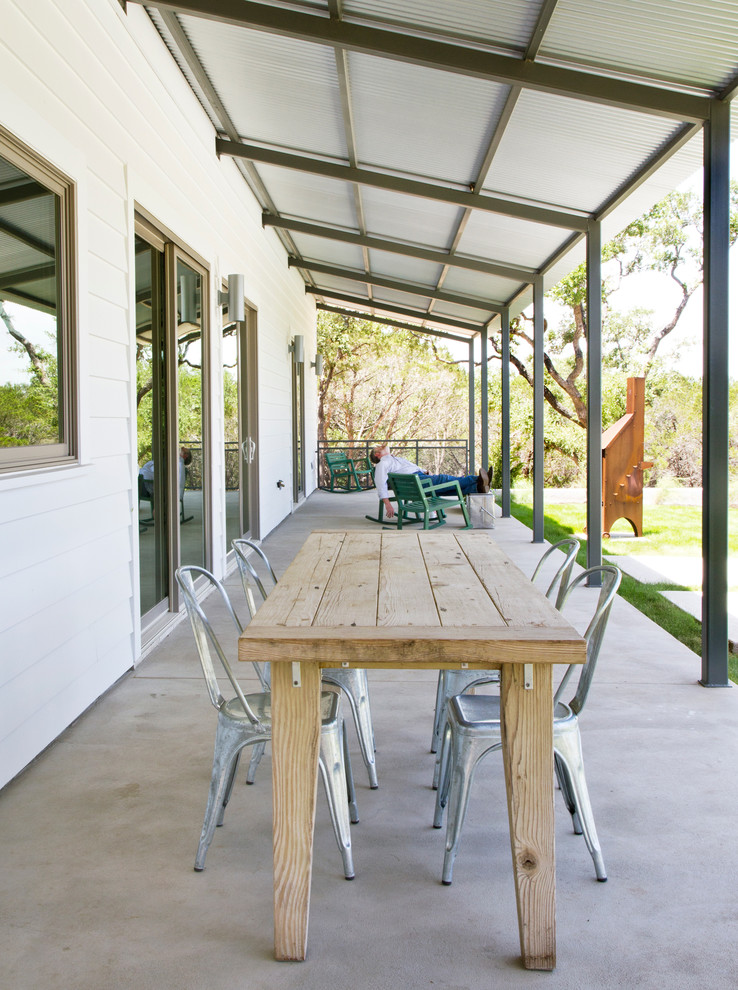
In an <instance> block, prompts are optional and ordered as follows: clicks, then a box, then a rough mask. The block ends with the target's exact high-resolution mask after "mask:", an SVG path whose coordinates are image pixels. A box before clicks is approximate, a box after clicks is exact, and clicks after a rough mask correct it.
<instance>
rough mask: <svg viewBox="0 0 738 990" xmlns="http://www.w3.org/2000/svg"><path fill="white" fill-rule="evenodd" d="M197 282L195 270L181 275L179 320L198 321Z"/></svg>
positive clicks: (183, 321)
mask: <svg viewBox="0 0 738 990" xmlns="http://www.w3.org/2000/svg"><path fill="white" fill-rule="evenodd" d="M197 283H198V276H197V274H196V273H195V272H185V273H184V275H180V276H179V322H180V323H197Z"/></svg>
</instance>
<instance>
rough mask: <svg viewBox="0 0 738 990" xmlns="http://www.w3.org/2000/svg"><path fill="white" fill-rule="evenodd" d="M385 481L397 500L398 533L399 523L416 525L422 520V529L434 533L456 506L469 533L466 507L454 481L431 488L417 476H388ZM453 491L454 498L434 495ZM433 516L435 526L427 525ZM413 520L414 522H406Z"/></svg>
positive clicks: (448, 495) (451, 495)
mask: <svg viewBox="0 0 738 990" xmlns="http://www.w3.org/2000/svg"><path fill="white" fill-rule="evenodd" d="M387 481H388V482H389V486H390V488H391V489H392V491H393V492H394V493H395V499H396V500H397V528H398V529H402V524H403V522H408V523H416V522H417V523H419V522H420V521H421V519H422V522H423V529H436V528H437V527H438V526H444V525H445V524H446V510H447V509H449V508H451V507H453V506H454V505H458V506H460V507H461V511H462V512H463V514H464V521H465V522H466V526H464V529H473V526H472V524H471V521H470V519H469V512H468V510H467V507H466V499H465V498H464V496H463V495H462V494H461V488H460V487H459V483H458V481H452V482H446V483H445V484H443V485H434V484H432V483H431V481H430V479H429V478H421V477H420V475H419V474H389V475H388V476H387ZM451 488H455V489H456V495H453V494H444V495H438V494H436V493H437V492H438V491H439V490H440V491H444V492H448V490H449V489H451ZM434 514H435V515H436V522H434V523H432V524H431V521H430V518H431V516H432V515H434ZM411 516H414V518H412V519H411V518H410V517H411Z"/></svg>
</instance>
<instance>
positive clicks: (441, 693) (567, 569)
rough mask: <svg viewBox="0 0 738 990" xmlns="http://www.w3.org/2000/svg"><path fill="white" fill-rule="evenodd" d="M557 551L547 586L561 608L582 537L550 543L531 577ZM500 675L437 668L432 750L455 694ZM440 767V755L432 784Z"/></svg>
mask: <svg viewBox="0 0 738 990" xmlns="http://www.w3.org/2000/svg"><path fill="white" fill-rule="evenodd" d="M554 553H556V554H563V557H562V559H561V560H560V561H559V564H558V567H557V568H556V572H555V573H554V574H553V576H552V577H551V579H550V582H549V585H548V588H547V590H546V598H548V599H549V600H551V601H552V600H553V597H554V594H556V602H555V605H556V608H561V602H562V601H563V598H564V594H565V592H566V588H567V585H568V584H569V580H570V579H571V571H572V568H573V567H574V561H575V560H576V556H577V554H578V553H579V540H577V539H576V538H575V537H573V536H567V537H566V539H563V540H559V542H558V543H554V544H553V545H552V546H550V547H549V548H548V550H546V552H545V553H544V554H543V556H542V557H541V559H540V560H539V561H538V563H537V564H536V569H535V570H534V571H533V575H532V577H531V581H533V582H535V581H536V579H537V578H538V576H539V574H541V573H542V571H543V570H544V568H545V565H546V561H548V560H549V559H550V558H551V557H552V556H553V554H554ZM499 679H500V672H499V670H439V671H438V687H437V689H436V711H435V716H434V718H433V735H432V737H431V747H430V751H431V753H437V752H438V745H439V743H440V741H441V734H442V733H443V726H444V723H445V721H446V707H447V705H448V702H449V699H450V698H453V697H454V695H457V694H464V692H466V691H469V690H470V689H471V688H473V687H477V686H478V685H481V684H491V683H496V682H498V681H499ZM439 770H440V763H439V760H438V759H437V760H436V764H435V767H434V769H433V787H437V786H438V774H439Z"/></svg>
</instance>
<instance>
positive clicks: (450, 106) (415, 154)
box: [348, 54, 509, 185]
mask: <svg viewBox="0 0 738 990" xmlns="http://www.w3.org/2000/svg"><path fill="white" fill-rule="evenodd" d="M348 66H349V76H350V79H351V92H352V97H353V106H354V128H355V133H356V145H357V154H358V156H359V158H360V160H361V163H362V164H364V165H371V166H373V167H379V168H383V169H389V170H392V171H394V172H401V173H407V174H411V175H417V176H425V177H433V178H436V179H441V180H445V181H448V182H457V183H461V184H463V185H467V184H468V183H470V182H473V181H475V180H476V179H477V178H478V175H479V169H480V167H481V165H482V161H483V159H484V154H485V152H486V148H487V144H488V143H489V140H490V138H491V136H492V134H493V133H494V129H495V127H496V125H497V122H498V120H499V117H500V114H501V112H502V109H503V106H504V103H505V99H506V97H507V93H508V91H509V87H508V86H501V85H499V84H498V83H491V82H486V81H485V80H483V79H472V78H469V77H465V76H460V75H456V74H454V73H452V72H439V71H438V70H435V69H429V68H426V67H425V66H422V65H409V64H407V63H405V62H391V61H389V60H387V59H379V58H373V57H371V56H368V55H357V54H351V55H350V56H349V60H348Z"/></svg>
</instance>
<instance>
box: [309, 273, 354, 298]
mask: <svg viewBox="0 0 738 990" xmlns="http://www.w3.org/2000/svg"><path fill="white" fill-rule="evenodd" d="M313 281H314V282H315V284H316V285H317V286H318V288H319V289H320V290H321V291H322V292H323V293H324V295H325V296H326V298H327V297H328V296H330V294H331V292H340V293H342V294H343V295H350V296H366V297H367V298H368V290H367V287H366V285H365V284H364V283H363V282H354V281H353V279H349V278H338V277H337V276H336V275H316V276H315V278H314V280H313Z"/></svg>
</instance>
